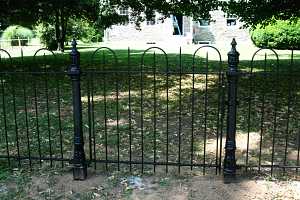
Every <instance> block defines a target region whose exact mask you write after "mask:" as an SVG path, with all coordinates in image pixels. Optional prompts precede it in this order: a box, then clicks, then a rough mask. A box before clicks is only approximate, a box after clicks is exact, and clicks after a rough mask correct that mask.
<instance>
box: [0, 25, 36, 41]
mask: <svg viewBox="0 0 300 200" xmlns="http://www.w3.org/2000/svg"><path fill="white" fill-rule="evenodd" d="M33 36H34V34H33V32H32V30H30V29H29V28H26V27H23V26H19V25H13V26H9V27H7V28H6V29H5V30H4V32H3V34H2V36H1V39H3V40H12V41H11V45H13V46H14V45H18V40H17V39H22V41H21V42H22V45H26V44H27V42H28V39H31V38H33Z"/></svg>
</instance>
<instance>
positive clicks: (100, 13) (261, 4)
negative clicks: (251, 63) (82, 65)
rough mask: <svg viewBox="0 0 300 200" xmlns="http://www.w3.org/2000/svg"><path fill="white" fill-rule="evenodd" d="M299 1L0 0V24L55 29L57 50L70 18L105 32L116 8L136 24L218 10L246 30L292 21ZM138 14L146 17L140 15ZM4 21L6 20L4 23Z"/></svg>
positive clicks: (114, 19) (299, 13) (201, 15)
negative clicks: (275, 21) (129, 14)
mask: <svg viewBox="0 0 300 200" xmlns="http://www.w3.org/2000/svg"><path fill="white" fill-rule="evenodd" d="M298 1H299V0H229V1H228V0H227V1H220V0H63V1H62V0H0V2H1V6H0V13H1V14H0V16H1V19H0V23H4V21H5V19H7V18H9V19H8V21H9V23H10V24H11V23H17V24H21V25H24V24H25V25H28V24H31V25H33V24H35V23H36V22H38V21H40V22H43V23H48V24H51V25H52V26H54V27H55V37H56V41H57V43H58V47H59V49H60V50H63V49H64V42H65V41H66V30H67V26H68V25H69V20H70V19H71V18H72V19H74V18H84V19H88V20H90V21H91V22H92V23H96V25H98V26H99V27H102V28H106V27H109V26H111V25H113V24H116V23H119V22H121V21H123V20H126V19H125V18H124V17H122V16H120V15H118V13H117V12H116V9H117V8H120V7H125V8H130V9H131V10H132V16H133V19H131V20H134V21H136V24H137V25H139V23H140V22H141V21H143V20H145V19H150V18H151V16H152V15H153V12H154V11H156V12H159V13H161V14H163V16H164V17H168V16H170V15H171V14H176V15H177V14H181V15H186V16H192V17H193V18H194V19H196V20H197V19H200V18H205V19H209V18H210V14H209V11H211V10H216V9H218V8H222V9H223V10H224V11H225V12H227V13H230V14H236V15H237V16H238V17H239V18H240V19H241V20H242V21H244V22H245V24H246V26H255V25H257V24H259V23H270V22H271V21H272V19H273V18H274V16H275V18H280V19H294V18H296V17H298V16H300V9H299V5H298V4H299V3H297V2H298ZM142 13H144V14H146V15H143V14H142ZM6 21H7V20H6Z"/></svg>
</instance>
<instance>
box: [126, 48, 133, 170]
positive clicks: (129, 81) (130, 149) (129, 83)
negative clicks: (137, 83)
mask: <svg viewBox="0 0 300 200" xmlns="http://www.w3.org/2000/svg"><path fill="white" fill-rule="evenodd" d="M127 59H128V60H127V64H128V122H129V125H128V129H129V170H130V172H131V171H132V148H131V146H132V135H131V93H130V90H131V67H130V48H129V47H128V55H127Z"/></svg>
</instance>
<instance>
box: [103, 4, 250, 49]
mask: <svg viewBox="0 0 300 200" xmlns="http://www.w3.org/2000/svg"><path fill="white" fill-rule="evenodd" d="M119 14H120V15H124V16H126V17H128V19H129V21H128V23H125V24H119V25H113V26H112V27H110V28H108V29H106V30H105V31H104V37H103V41H104V42H117V41H119V42H120V41H123V42H144V43H148V44H155V43H161V42H165V43H176V44H192V43H194V44H221V43H228V41H231V40H232V38H234V37H235V38H236V39H237V40H238V41H240V42H243V43H251V39H250V35H249V30H248V29H242V28H241V27H242V25H243V24H242V23H241V22H240V21H239V20H238V19H237V18H236V17H235V16H232V15H227V14H225V13H224V12H223V11H221V10H215V11H212V12H211V16H212V19H211V21H208V20H204V19H203V20H199V21H193V19H192V17H186V16H178V15H177V16H175V15H174V16H171V17H169V18H167V19H163V18H162V16H161V15H160V14H158V13H156V14H155V17H153V18H152V19H151V20H149V21H144V22H142V23H141V26H140V28H139V29H137V27H136V25H135V23H134V22H132V21H130V11H129V10H128V9H120V10H119Z"/></svg>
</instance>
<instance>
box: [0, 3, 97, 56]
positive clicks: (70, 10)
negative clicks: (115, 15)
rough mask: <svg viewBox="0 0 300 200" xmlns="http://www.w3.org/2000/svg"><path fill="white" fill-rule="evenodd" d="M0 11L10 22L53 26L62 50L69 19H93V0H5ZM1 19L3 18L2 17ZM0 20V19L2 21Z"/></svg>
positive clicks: (94, 6)
mask: <svg viewBox="0 0 300 200" xmlns="http://www.w3.org/2000/svg"><path fill="white" fill-rule="evenodd" d="M2 2H4V3H3V4H2V5H4V6H3V7H1V8H2V9H1V11H3V13H5V15H6V16H9V23H10V24H21V25H35V24H36V23H37V22H41V23H45V24H50V25H53V26H54V27H55V38H56V42H57V44H58V45H57V46H58V49H59V50H62V51H63V50H64V43H65V41H66V33H67V26H68V23H69V20H70V19H71V18H72V19H75V18H86V19H89V20H92V21H95V19H96V18H95V17H96V16H97V14H96V9H95V8H96V1H95V0H64V1H61V0H39V1H37V0H6V1H3V0H2ZM2 20H3V19H2ZM2 20H1V21H2Z"/></svg>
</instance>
